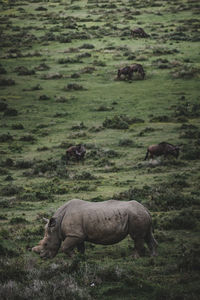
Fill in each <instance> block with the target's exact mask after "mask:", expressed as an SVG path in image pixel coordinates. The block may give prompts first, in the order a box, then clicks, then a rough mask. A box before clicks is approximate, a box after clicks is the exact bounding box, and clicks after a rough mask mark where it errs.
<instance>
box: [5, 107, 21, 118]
mask: <svg viewBox="0 0 200 300" xmlns="http://www.w3.org/2000/svg"><path fill="white" fill-rule="evenodd" d="M17 115H18V111H17V110H16V109H15V108H7V109H6V110H5V111H4V116H5V117H15V116H17Z"/></svg>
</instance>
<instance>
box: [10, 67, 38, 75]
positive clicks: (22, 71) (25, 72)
mask: <svg viewBox="0 0 200 300" xmlns="http://www.w3.org/2000/svg"><path fill="white" fill-rule="evenodd" d="M15 72H17V74H18V75H19V76H27V75H34V74H35V71H34V70H29V69H28V68H26V67H24V66H20V67H17V68H15Z"/></svg>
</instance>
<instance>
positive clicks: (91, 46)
mask: <svg viewBox="0 0 200 300" xmlns="http://www.w3.org/2000/svg"><path fill="white" fill-rule="evenodd" d="M79 48H80V49H94V48H95V47H94V45H92V44H83V45H82V46H80V47H79Z"/></svg>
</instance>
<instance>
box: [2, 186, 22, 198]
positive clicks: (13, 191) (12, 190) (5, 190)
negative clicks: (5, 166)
mask: <svg viewBox="0 0 200 300" xmlns="http://www.w3.org/2000/svg"><path fill="white" fill-rule="evenodd" d="M22 190H23V188H22V187H18V186H15V185H13V184H8V185H6V186H4V187H2V188H1V194H2V196H14V195H17V194H19V193H20V192H21V191H22Z"/></svg>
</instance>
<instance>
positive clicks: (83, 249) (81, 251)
mask: <svg viewBox="0 0 200 300" xmlns="http://www.w3.org/2000/svg"><path fill="white" fill-rule="evenodd" d="M77 249H78V251H79V252H80V253H81V254H84V253H85V244H84V242H82V243H80V244H78V245H77Z"/></svg>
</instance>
